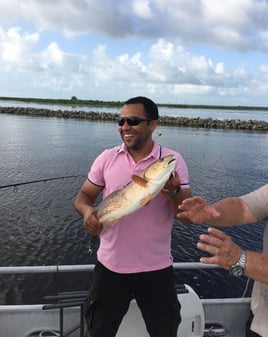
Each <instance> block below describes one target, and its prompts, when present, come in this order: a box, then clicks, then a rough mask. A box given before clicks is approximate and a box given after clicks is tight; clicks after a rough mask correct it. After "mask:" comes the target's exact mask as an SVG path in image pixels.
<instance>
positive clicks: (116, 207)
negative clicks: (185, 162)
mask: <svg viewBox="0 0 268 337" xmlns="http://www.w3.org/2000/svg"><path fill="white" fill-rule="evenodd" d="M175 167H176V158H175V157H174V156H173V155H169V156H165V157H163V158H160V159H158V160H156V161H155V162H154V163H152V164H151V165H149V166H148V167H147V168H146V169H145V170H144V171H143V172H142V173H141V174H140V175H133V176H132V180H131V182H130V183H129V184H128V185H127V186H126V187H124V188H122V189H120V190H117V191H114V192H113V193H111V194H110V195H109V196H108V197H107V198H105V199H104V200H103V201H102V202H101V203H100V204H99V206H98V207H97V209H96V217H97V218H98V220H99V221H100V222H101V223H103V225H104V226H105V227H112V226H113V225H114V224H115V223H116V222H117V220H118V219H120V218H122V217H123V216H125V215H128V214H131V213H133V212H135V211H137V210H138V209H140V208H141V207H143V206H145V205H147V204H148V203H149V202H150V201H151V200H152V199H153V198H155V197H156V195H157V194H158V193H159V192H160V191H161V190H162V189H163V187H164V186H165V184H166V182H167V180H168V179H169V177H170V176H171V174H172V173H173V172H174V170H175Z"/></svg>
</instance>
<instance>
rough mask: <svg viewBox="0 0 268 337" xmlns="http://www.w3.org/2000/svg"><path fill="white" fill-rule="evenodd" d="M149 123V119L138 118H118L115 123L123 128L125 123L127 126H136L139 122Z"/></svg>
mask: <svg viewBox="0 0 268 337" xmlns="http://www.w3.org/2000/svg"><path fill="white" fill-rule="evenodd" d="M150 121H151V119H143V118H139V117H126V118H124V117H122V118H118V120H117V123H118V125H119V126H123V125H124V124H125V122H127V123H128V125H129V126H137V125H139V124H140V123H141V122H150Z"/></svg>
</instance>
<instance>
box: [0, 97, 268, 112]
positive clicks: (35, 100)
mask: <svg viewBox="0 0 268 337" xmlns="http://www.w3.org/2000/svg"><path fill="white" fill-rule="evenodd" d="M0 100H2V101H19V102H26V103H39V104H40V103H43V104H63V105H64V104H68V105H74V106H79V105H88V106H96V107H111V106H112V107H120V106H122V105H123V104H124V102H122V101H102V100H93V99H78V98H77V97H76V96H72V97H71V98H70V99H62V98H57V99H52V98H29V97H27V98H23V97H0ZM157 105H158V106H159V107H170V108H178V109H219V110H259V111H266V110H267V111H268V106H246V105H235V106H229V105H209V104H208V105H197V104H169V103H166V104H162V103H159V104H158V103H157Z"/></svg>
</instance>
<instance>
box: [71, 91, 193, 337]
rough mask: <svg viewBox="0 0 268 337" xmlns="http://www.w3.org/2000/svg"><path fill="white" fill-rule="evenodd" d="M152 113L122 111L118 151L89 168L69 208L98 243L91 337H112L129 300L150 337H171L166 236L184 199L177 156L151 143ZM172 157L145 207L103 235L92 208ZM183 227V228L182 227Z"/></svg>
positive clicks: (176, 315) (184, 179) (183, 171)
mask: <svg viewBox="0 0 268 337" xmlns="http://www.w3.org/2000/svg"><path fill="white" fill-rule="evenodd" d="M158 117H159V116H158V108H157V106H156V104H155V103H154V102H153V101H151V100H150V99H148V98H146V97H134V98H131V99H129V100H128V101H126V102H125V104H124V105H123V107H122V109H121V112H120V117H119V120H118V126H119V127H118V130H119V133H120V135H121V138H122V140H123V144H122V145H120V146H116V147H114V148H112V149H108V150H105V151H104V152H103V153H101V154H100V155H99V156H98V157H97V158H96V160H95V161H94V163H93V165H92V167H91V169H90V172H89V173H88V179H87V180H86V181H85V182H84V184H83V186H82V188H81V190H80V191H79V193H78V195H77V197H76V200H75V203H74V206H75V209H76V210H77V212H78V213H79V214H80V215H81V216H82V217H83V219H84V227H85V229H86V230H87V231H88V232H89V233H90V234H91V235H100V246H99V249H98V251H97V263H96V266H95V270H94V279H93V282H92V285H91V289H90V291H89V299H88V308H87V309H86V321H87V326H88V332H89V336H90V337H114V336H115V335H116V332H117V330H118V328H119V326H120V323H121V321H122V319H123V317H124V315H125V314H126V312H127V310H128V307H129V303H130V301H131V299H132V298H133V297H135V299H136V301H137V304H138V306H139V308H140V310H141V312H142V316H143V318H144V321H145V324H146V328H147V331H148V333H149V335H150V336H151V337H175V336H176V335H177V328H178V325H179V322H180V320H181V318H180V304H179V303H178V300H177V295H176V291H175V285H174V275H173V269H172V257H171V229H172V224H173V220H174V216H175V215H176V213H177V210H178V205H179V204H180V203H181V202H182V200H184V199H185V198H187V197H190V196H191V193H190V187H189V177H188V170H187V166H186V164H185V162H184V160H183V158H182V156H181V155H180V154H179V153H177V152H175V151H172V150H170V149H168V148H166V147H164V146H161V145H159V144H157V143H156V142H155V141H154V140H153V139H152V134H153V132H154V130H155V129H156V127H157V125H158ZM169 154H173V155H174V156H175V157H176V161H177V167H176V174H175V176H171V177H170V179H169V181H168V182H167V183H166V185H165V191H166V192H165V193H166V195H165V194H164V193H159V194H158V195H157V196H156V197H155V198H154V199H153V200H152V201H151V202H150V203H149V204H148V205H146V206H144V207H143V208H141V209H140V210H138V211H136V212H135V213H132V214H130V215H128V216H125V217H123V218H121V219H120V220H119V221H118V222H117V223H116V224H115V226H113V227H111V228H103V225H102V224H101V223H99V222H98V220H97V218H96V216H95V215H94V208H93V204H94V202H95V200H96V198H97V196H98V195H99V193H100V192H101V191H102V192H103V197H104V198H105V197H107V196H108V195H109V194H110V193H112V192H113V191H115V190H118V189H121V188H123V187H125V186H126V185H127V184H128V183H129V182H130V181H131V176H132V175H133V174H139V173H140V172H142V171H143V170H144V169H145V168H147V167H148V166H149V165H150V164H151V163H153V162H154V161H156V160H158V159H159V158H161V157H163V156H166V155H169ZM187 222H188V221H185V223H187Z"/></svg>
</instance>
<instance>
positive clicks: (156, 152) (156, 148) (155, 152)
mask: <svg viewBox="0 0 268 337" xmlns="http://www.w3.org/2000/svg"><path fill="white" fill-rule="evenodd" d="M153 142H154V145H153V148H152V151H151V153H149V155H148V156H147V157H146V158H144V159H147V158H154V159H156V160H157V159H160V158H161V157H162V148H161V145H160V144H158V143H156V142H155V141H153ZM122 152H124V153H126V154H128V150H127V147H126V145H125V143H123V144H122V145H121V146H120V148H119V150H118V153H122Z"/></svg>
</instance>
